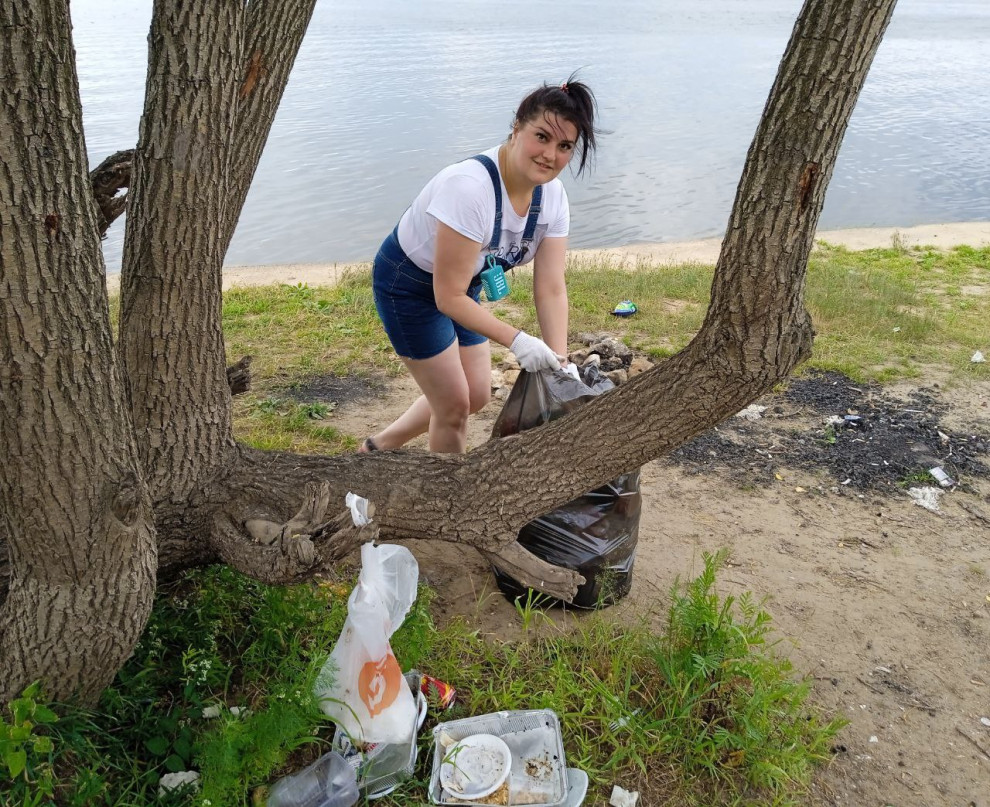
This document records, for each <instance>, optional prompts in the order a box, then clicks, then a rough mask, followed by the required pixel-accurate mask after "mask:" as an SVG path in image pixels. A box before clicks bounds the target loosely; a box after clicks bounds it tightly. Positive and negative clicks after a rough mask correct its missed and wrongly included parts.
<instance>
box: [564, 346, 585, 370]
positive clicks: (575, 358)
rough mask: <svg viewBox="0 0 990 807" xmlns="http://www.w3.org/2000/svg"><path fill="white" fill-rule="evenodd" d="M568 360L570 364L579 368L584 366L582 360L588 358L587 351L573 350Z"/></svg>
mask: <svg viewBox="0 0 990 807" xmlns="http://www.w3.org/2000/svg"><path fill="white" fill-rule="evenodd" d="M568 358H569V359H570V360H571V361H572V362H574V363H575V364H577V365H579V366H580V365H582V364H584V360H585V359H586V358H588V351H587V350H583V349H582V350H575V351H574V352H573V353H571V354H570V356H568Z"/></svg>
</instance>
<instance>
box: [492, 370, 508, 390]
mask: <svg viewBox="0 0 990 807" xmlns="http://www.w3.org/2000/svg"><path fill="white" fill-rule="evenodd" d="M504 386H505V376H504V375H503V374H502V371H501V370H492V392H495V390H497V389H498V388H499V387H504Z"/></svg>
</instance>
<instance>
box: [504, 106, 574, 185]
mask: <svg viewBox="0 0 990 807" xmlns="http://www.w3.org/2000/svg"><path fill="white" fill-rule="evenodd" d="M576 141H577V127H576V126H575V125H574V124H573V123H571V122H570V121H568V120H565V119H563V118H561V117H559V116H558V115H556V114H555V113H553V112H542V113H540V114H538V115H537V116H536V117H534V118H533V119H531V120H528V121H526V122H525V123H517V124H516V126H515V128H514V129H513V130H512V135H511V136H510V138H509V148H508V150H507V151H508V154H507V156H508V161H509V163H510V165H511V166H512V168H511V170H512V171H513V173H515V174H516V175H517V176H521V177H525V178H526V179H527V180H528V181H529V182H531V183H532V184H533V185H542V184H544V183H545V182H549V181H550V180H551V179H554V178H555V177H556V176H557V175H558V174H560V172H561V171H563V170H564V168H565V167H566V165H567V163H568V162H570V159H571V155H572V154H573V153H574V145H575V143H576Z"/></svg>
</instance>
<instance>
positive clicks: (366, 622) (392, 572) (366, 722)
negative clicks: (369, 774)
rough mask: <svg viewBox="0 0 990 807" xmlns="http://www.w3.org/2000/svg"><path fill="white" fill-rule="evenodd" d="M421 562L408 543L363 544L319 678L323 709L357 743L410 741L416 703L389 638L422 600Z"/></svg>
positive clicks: (318, 689) (414, 722) (318, 691)
mask: <svg viewBox="0 0 990 807" xmlns="http://www.w3.org/2000/svg"><path fill="white" fill-rule="evenodd" d="M418 582H419V565H418V564H417V563H416V558H414V557H413V555H412V553H411V552H410V551H409V550H408V549H406V548H405V547H402V546H392V545H388V544H386V545H384V546H374V545H373V544H365V545H364V546H362V547H361V575H360V576H359V578H358V583H357V585H356V586H355V587H354V591H352V592H351V596H350V599H348V601H347V621H346V622H344V629H343V631H341V634H340V638H339V639H338V640H337V644H335V645H334V648H333V650H332V651H331V653H330V658H328V659H327V662H326V664H324V665H323V670H322V672H321V673H320V676H319V678H318V679H317V682H316V687H315V690H316V696H317V698H319V699H320V708H321V709H322V710H323V712H324V713H325V714H326V715H328V716H329V717H330V718H331V719H332V720H333V721H334V722H336V723H338V724H339V725H340V726H341V728H342V729H343V730H344V731H345V732H346V733H347V735H348V736H349V737H350V738H351V739H352V741H354V742H355V743H404V742H406V741H408V740H409V739H410V738H411V737H412V733H413V731H415V728H416V716H417V715H416V703H415V701H414V700H413V696H412V692H411V691H410V689H409V686H408V684H406V682H405V679H404V678H403V677H402V670H401V669H400V668H399V664H398V662H397V661H396V660H395V656H394V655H393V654H392V647H391V645H390V644H389V638H390V637H391V636H392V634H393V633H394V632H395V630H396V628H398V627H399V626H400V625H401V624H402V621H403V620H404V619H405V618H406V614H408V613H409V609H410V608H411V607H412V604H413V602H415V600H416V585H417V583H418Z"/></svg>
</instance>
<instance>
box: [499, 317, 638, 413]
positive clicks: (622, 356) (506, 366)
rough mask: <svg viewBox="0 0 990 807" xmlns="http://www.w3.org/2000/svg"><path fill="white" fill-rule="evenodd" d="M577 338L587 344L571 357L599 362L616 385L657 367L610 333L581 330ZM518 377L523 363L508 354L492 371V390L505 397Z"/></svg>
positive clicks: (578, 362) (583, 362)
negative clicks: (518, 362) (520, 365)
mask: <svg viewBox="0 0 990 807" xmlns="http://www.w3.org/2000/svg"><path fill="white" fill-rule="evenodd" d="M577 341H578V342H580V343H581V344H583V345H585V347H583V348H579V349H578V350H575V351H573V352H572V353H570V354H569V355H568V357H567V358H568V359H570V360H571V361H572V362H574V363H575V364H576V365H577V366H578V367H585V366H587V365H589V364H596V365H598V367H599V368H600V369H601V371H602V375H604V376H605V377H606V378H608V379H609V380H610V381H611V382H612V383H613V384H615V385H616V386H618V385H619V384H624V383H625V382H626V381H628V380H629V379H630V378H632V377H633V376H636V375H639V374H640V373H643V372H645V371H647V370H649V369H650V368H651V367H652V366H653V362H651V361H650V360H649V359H648V358H647V357H646V356H643V355H640V354H636V353H634V352H633V349H632V348H631V347H629V346H628V345H627V344H625V343H624V342H622V341H620V340H619V339H616V338H615V337H614V336H612V335H611V334H608V333H579V334H578V335H577ZM518 377H519V365H518V364H517V363H516V361H515V359H514V358H513V357H512V356H511V354H510V355H507V356H506V357H505V358H504V359H503V360H502V361H500V362H499V364H498V367H497V368H496V369H494V370H492V393H493V394H494V395H495V397H496V398H497V399H499V400H501V399H502V398H505V396H506V395H508V394H509V390H510V389H511V388H512V385H513V384H515V383H516V379H517V378H518Z"/></svg>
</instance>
